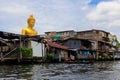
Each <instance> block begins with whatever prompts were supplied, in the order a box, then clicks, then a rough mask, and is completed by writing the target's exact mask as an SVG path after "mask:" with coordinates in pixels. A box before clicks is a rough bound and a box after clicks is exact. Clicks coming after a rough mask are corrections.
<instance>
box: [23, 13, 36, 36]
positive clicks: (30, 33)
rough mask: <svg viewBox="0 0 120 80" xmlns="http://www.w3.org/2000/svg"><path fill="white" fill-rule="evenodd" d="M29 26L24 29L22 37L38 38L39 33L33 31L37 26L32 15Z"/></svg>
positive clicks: (28, 20) (28, 21)
mask: <svg viewBox="0 0 120 80" xmlns="http://www.w3.org/2000/svg"><path fill="white" fill-rule="evenodd" d="M27 23H28V26H27V27H26V28H23V29H22V35H27V36H36V35H37V31H36V30H35V29H33V27H34V25H35V18H34V17H33V15H32V14H31V15H30V16H29V18H28V19H27Z"/></svg>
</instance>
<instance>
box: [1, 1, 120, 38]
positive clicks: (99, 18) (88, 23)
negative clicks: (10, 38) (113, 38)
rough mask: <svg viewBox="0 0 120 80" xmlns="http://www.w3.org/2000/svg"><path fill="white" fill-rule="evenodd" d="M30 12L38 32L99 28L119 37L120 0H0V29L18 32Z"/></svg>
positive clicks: (24, 24) (25, 23)
mask: <svg viewBox="0 0 120 80" xmlns="http://www.w3.org/2000/svg"><path fill="white" fill-rule="evenodd" d="M31 13H32V14H33V15H34V17H35V18H36V25H35V27H34V28H35V29H36V30H37V31H38V33H39V34H44V32H48V31H64V30H75V31H83V30H91V29H99V30H105V31H107V32H110V33H112V34H114V35H117V37H118V39H119V40H120V31H119V29H120V0H0V31H6V32H12V33H17V34H21V30H22V28H24V27H27V22H26V20H27V18H28V17H29V15H30V14H31Z"/></svg>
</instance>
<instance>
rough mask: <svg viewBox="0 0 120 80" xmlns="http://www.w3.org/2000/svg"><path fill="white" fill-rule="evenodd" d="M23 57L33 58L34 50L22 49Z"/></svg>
mask: <svg viewBox="0 0 120 80" xmlns="http://www.w3.org/2000/svg"><path fill="white" fill-rule="evenodd" d="M21 52H22V57H25V58H26V57H27V58H28V57H32V48H27V47H22V48H21Z"/></svg>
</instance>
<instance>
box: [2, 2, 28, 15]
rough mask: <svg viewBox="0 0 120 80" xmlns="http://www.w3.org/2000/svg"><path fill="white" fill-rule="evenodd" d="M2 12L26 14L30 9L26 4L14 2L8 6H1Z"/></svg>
mask: <svg viewBox="0 0 120 80" xmlns="http://www.w3.org/2000/svg"><path fill="white" fill-rule="evenodd" d="M0 12H3V13H8V14H11V13H12V14H24V13H26V12H30V10H29V9H28V8H27V6H25V5H20V4H17V3H16V4H12V5H8V6H2V7H0Z"/></svg>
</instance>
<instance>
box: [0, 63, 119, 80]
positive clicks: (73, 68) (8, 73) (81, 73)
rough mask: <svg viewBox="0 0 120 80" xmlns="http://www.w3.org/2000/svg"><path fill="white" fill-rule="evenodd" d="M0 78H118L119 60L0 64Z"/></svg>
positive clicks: (72, 79)
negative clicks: (79, 62)
mask: <svg viewBox="0 0 120 80" xmlns="http://www.w3.org/2000/svg"><path fill="white" fill-rule="evenodd" d="M0 80H120V61H106V62H95V63H87V64H83V63H82V64H66V63H59V64H33V65H31V64H30V65H27V64H26V65H0Z"/></svg>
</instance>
